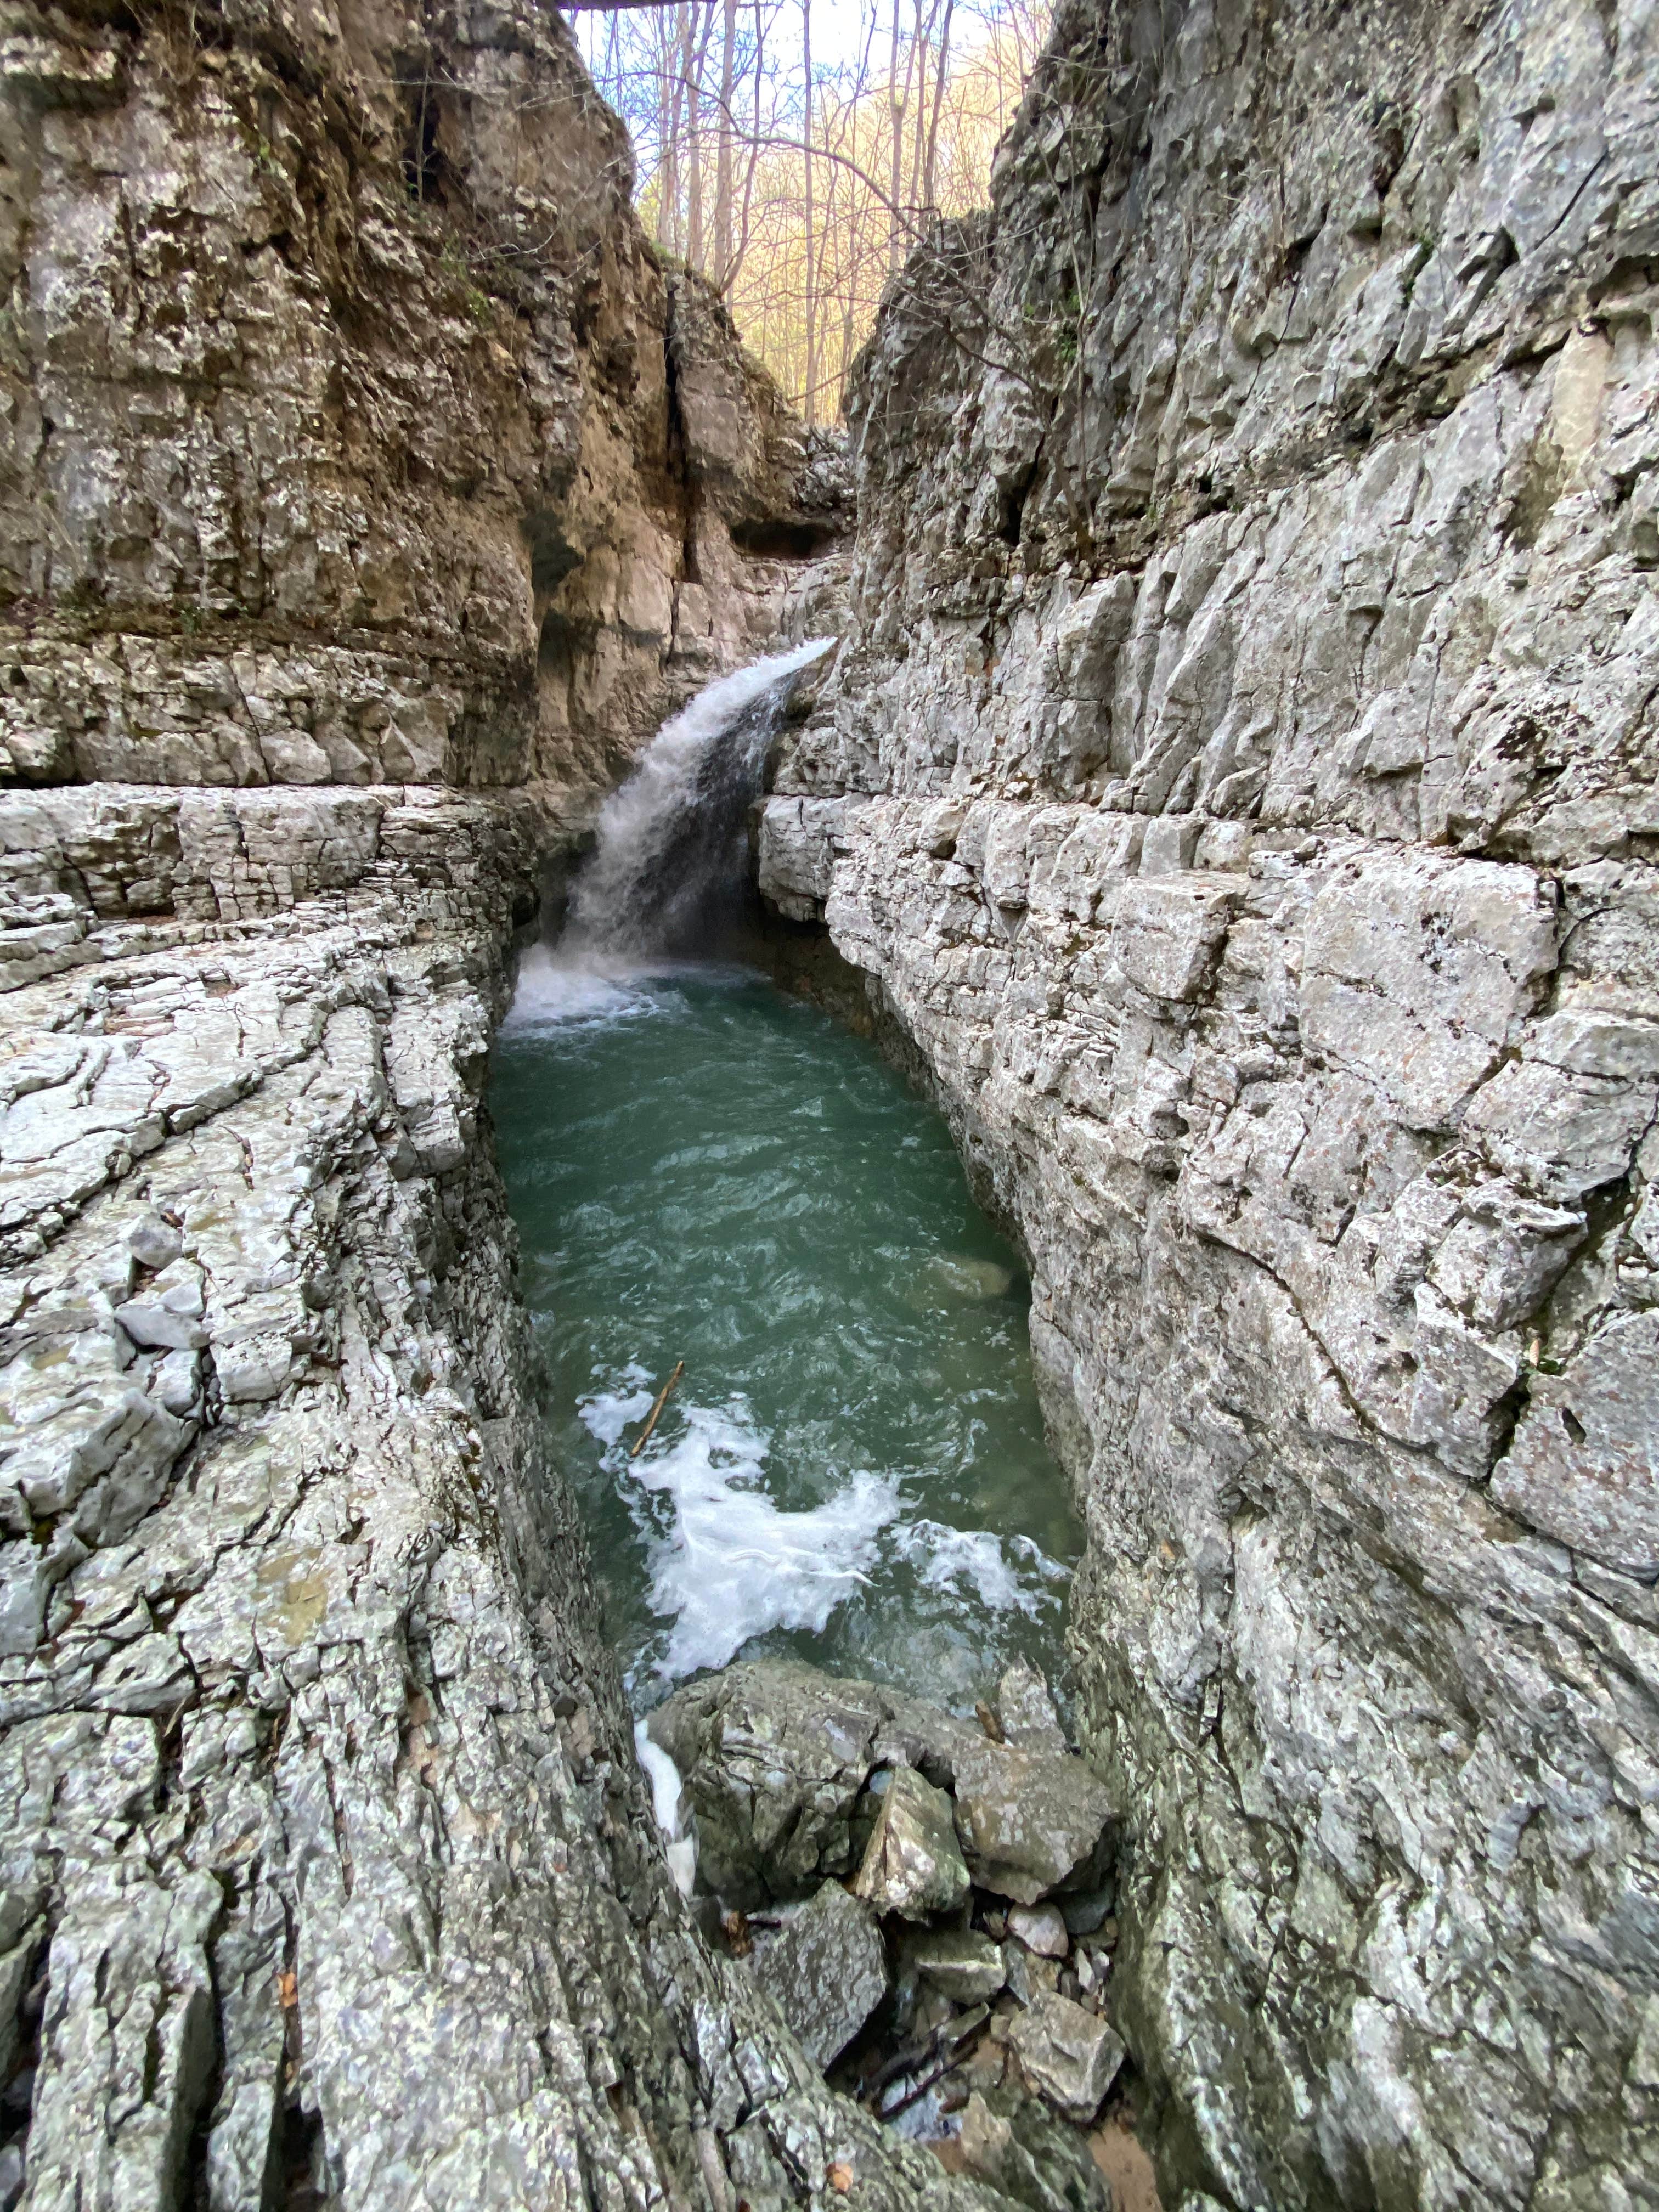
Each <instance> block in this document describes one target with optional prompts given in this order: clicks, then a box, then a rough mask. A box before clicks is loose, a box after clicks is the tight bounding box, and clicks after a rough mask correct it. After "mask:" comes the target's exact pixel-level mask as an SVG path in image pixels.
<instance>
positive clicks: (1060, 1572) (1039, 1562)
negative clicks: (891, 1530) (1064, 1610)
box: [893, 1521, 1066, 1615]
mask: <svg viewBox="0 0 1659 2212" xmlns="http://www.w3.org/2000/svg"><path fill="white" fill-rule="evenodd" d="M893 1541H894V1549H895V1550H896V1552H897V1553H899V1554H900V1556H901V1557H902V1559H907V1560H908V1562H909V1564H910V1565H912V1566H913V1567H914V1568H915V1571H916V1579H917V1581H918V1582H920V1583H921V1584H922V1585H923V1587H924V1588H925V1589H938V1590H950V1591H951V1592H953V1593H954V1594H955V1595H957V1596H958V1597H961V1596H962V1595H964V1589H963V1586H964V1584H965V1585H968V1586H969V1587H970V1588H971V1589H972V1590H973V1591H974V1594H975V1595H976V1596H977V1598H978V1599H979V1601H980V1603H981V1605H982V1606H983V1607H985V1609H986V1611H987V1613H1016V1612H1018V1613H1028V1614H1031V1615H1035V1614H1036V1612H1037V1610H1038V1608H1039V1607H1040V1606H1041V1605H1042V1602H1043V1600H1044V1599H1045V1597H1046V1596H1047V1595H1048V1591H1047V1590H1046V1589H1043V1588H1042V1587H1041V1585H1042V1584H1044V1583H1056V1582H1063V1581H1064V1580H1065V1578H1066V1570H1065V1569H1064V1567H1062V1566H1060V1564H1059V1563H1058V1561H1056V1560H1054V1559H1049V1558H1048V1555H1047V1553H1044V1552H1043V1551H1042V1548H1041V1547H1039V1546H1038V1545H1036V1544H1034V1543H1033V1542H1032V1541H1031V1539H1030V1537H1029V1536H1013V1537H1010V1538H1009V1539H1008V1540H1007V1547H1006V1550H1005V1548H1004V1543H1003V1540H1002V1538H1000V1536H998V1535H996V1534H994V1531H993V1530H991V1529H989V1528H947V1527H946V1526H945V1523H944V1522H942V1521H912V1522H909V1523H908V1525H907V1526H906V1527H905V1528H901V1529H900V1530H899V1531H898V1533H897V1534H896V1536H895V1538H894V1540H893ZM1010 1553H1012V1554H1013V1558H1014V1559H1023V1560H1024V1565H1025V1567H1026V1569H1027V1574H1026V1575H1022V1574H1021V1573H1020V1571H1019V1570H1018V1567H1017V1566H1016V1565H1014V1564H1013V1562H1012V1560H1011V1559H1010V1556H1009V1554H1010ZM1034 1579H1035V1583H1036V1586H1035V1587H1034Z"/></svg>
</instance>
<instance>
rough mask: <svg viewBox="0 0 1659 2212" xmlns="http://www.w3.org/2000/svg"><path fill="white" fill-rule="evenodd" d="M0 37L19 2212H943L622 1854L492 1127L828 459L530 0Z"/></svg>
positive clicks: (623, 1828)
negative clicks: (626, 779)
mask: <svg viewBox="0 0 1659 2212" xmlns="http://www.w3.org/2000/svg"><path fill="white" fill-rule="evenodd" d="M0 76H3V80H4V82H3V104H0V155H3V161H4V167H3V171H0V210H3V212H0V256H3V260H4V266H5V278H6V286H7V312H6V317H5V320H4V323H3V326H0V374H3V378H4V387H5V393H6V420H7V423H8V426H9V435H8V437H7V439H6V441H5V442H4V446H3V449H0V597H3V613H0V645H3V651H0V694H3V702H4V703H3V708H0V727H3V733H0V763H3V779H4V786H5V787H4V788H3V790H0V989H3V992H4V995H3V997H0V1018H3V1034H0V2203H3V2204H4V2205H6V2206H10V2205H12V2204H14V2203H17V2202H18V2201H19V2199H20V2197H21V2203H23V2205H24V2206H25V2207H27V2208H28V2212H62V2208H64V2207H65V2206H70V2205H75V2206H80V2207H82V2208H84V2212H92V2208H94V2207H98V2208H106V2212H115V2208H120V2212H152V2208H153V2212H172V2208H176V2207H180V2206H191V2207H204V2206H211V2207H213V2208H215V2209H216V2212H229V2209H230V2208H246V2212H269V2208H270V2207H272V2206H299V2205H308V2206H329V2207H354V2208H362V2212H387V2208H393V2207H416V2206H430V2207H433V2208H440V2207H441V2208H445V2212H449V2208H453V2207H457V2206H461V2205H466V2206H473V2205H478V2206H483V2205H499V2206H508V2205H511V2206H514V2207H547V2208H551V2207H568V2206H571V2205H574V2204H579V2203H589V2204H603V2205H606V2206H611V2207H615V2208H618V2209H619V2212H620V2208H623V2207H628V2206H633V2207H638V2208H645V2207H647V2206H669V2207H673V2208H681V2207H685V2208H704V2207H706V2208H708V2212H733V2208H734V2207H735V2206H736V2205H738V2203H748V2204H750V2205H751V2206H753V2207H755V2208H757V2212H759V2208H763V2207H766V2206H771V2205H779V2204H781V2203H786V2202H800V2203H823V2202H824V2201H825V2198H826V2191H829V2185H828V2182H827V2180H826V2176H827V2174H828V2173H829V2170H830V2169H831V2167H832V2166H833V2167H835V2168H836V2169H837V2170H840V2169H841V2168H842V2167H843V2166H844V2167H845V2169H846V2170H847V2171H848V2172H856V2173H857V2174H858V2176H859V2179H860V2188H861V2189H862V2190H863V2191H865V2192H866V2194H867V2195H868V2197H870V2198H871V2200H872V2201H873V2202H874V2203H878V2204H879V2205H881V2206H883V2207H892V2208H894V2212H899V2208H902V2207H909V2206H912V2205H915V2204H918V2203H921V2200H922V2199H923V2198H924V2197H927V2199H928V2200H929V2201H932V2202H938V2201H939V2197H940V2196H941V2193H943V2195H944V2196H945V2197H947V2198H951V2197H958V2198H959V2199H960V2201H962V2202H963V2204H964V2205H966V2204H968V2203H971V2202H972V2201H973V2195H974V2192H973V2191H972V2190H971V2188H970V2186H969V2185H968V2184H966V2183H961V2184H958V2183H956V2182H950V2181H947V2180H946V2179H945V2178H944V2177H943V2176H942V2175H941V2174H940V2173H939V2169H938V2168H937V2166H936V2165H935V2164H934V2163H933V2160H930V2159H928V2158H927V2157H926V2156H925V2154H922V2153H921V2152H920V2151H918V2150H915V2149H910V2150H906V2149H904V2148H899V2147H893V2146H890V2145H889V2144H887V2143H886V2142H884V2140H883V2138H882V2136H881V2134H880V2131H879V2130H878V2128H877V2127H876V2125H875V2124H874V2122H873V2121H871V2120H870V2119H868V2118H866V2116H864V2115H863V2114H862V2113H860V2112H858V2111H857V2110H856V2109H855V2108H854V2107H852V2106H848V2105H846V2104H844V2103H843V2102H842V2101H841V2100H836V2099H833V2098H832V2097H830V2095H829V2093H828V2092H827V2091H826V2089H825V2088H824V2086H823V2081H822V2079H821V2078H820V2076H819V2075H818V2073H817V2069H815V2068H814V2067H813V2066H811V2064H810V2063H808V2061H807V2060H806V2059H805V2058H804V2057H802V2055H801V2054H800V2052H799V2049H798V2048H797V2047H796V2046H795V2045H793V2043H792V2042H791V2041H790V2039H789V2038H788V2036H787V2033H785V2031H784V2029H783V2027H782V2024H781V2019H780V2017H779V2015H777V2013H776V2012H775V2008H773V2007H772V2006H771V2005H770V2004H769V2002H767V2001H765V2000H764V1999H763V1998H762V1997H761V1996H759V1995H758V1993H757V1992H756V1991H755V1990H753V1988H752V1986H751V1985H750V1984H748V1983H747V1982H746V1981H745V1980H744V1978H743V1977H742V1976H741V1975H740V1974H739V1973H738V1972H737V1970H736V1969H734V1968H733V1967H732V1966H730V1965H729V1964H728V1963H726V1962H725V1961H723V1960H719V1959H716V1958H715V1957H714V1956H713V1955H712V1954H710V1953H709V1952H708V1949H707V1948H705V1946H704V1945H703V1943H702V1939H701V1938H700V1937H699V1936H698V1935H697V1934H696V1930H695V1929H694V1927H693V1925H692V1923H691V1918H690V1912H689V1911H688V1909H687V1907H686V1906H685V1905H684V1903H683V1901H682V1899H680V1897H679V1895H678V1892H677V1890H676V1888H675V1887H674V1885H673V1883H672V1882H671V1881H670V1879H669V1877H668V1874H667V1870H666V1868H665V1863H664V1859H663V1856H662V1852H661V1849H660V1846H659V1842H658V1839H657V1836H656V1831H655V1828H654V1826H653V1820H652V1818H651V1813H650V1800H649V1795H648V1793H647V1790H645V1788H644V1785H643V1784H642V1781H641V1776H640V1773H639V1771H638V1767H637V1765H636V1762H635V1753H634V1746H633V1741H632V1736H631V1728H630V1723H629V1716H628V1713H627V1711H626V1708H625V1705H624V1704H623V1698H622V1694H621V1690H620V1686H619V1684H618V1681H617V1669H616V1664H615V1661H614V1659H613V1657H612V1656H611V1653H610V1651H609V1650H608V1648H607V1646H606V1645H605V1641H604V1638H603V1637H602V1635H601V1633H600V1630H599V1623H598V1619H597V1608H596V1606H595V1603H594V1601H593V1598H592V1590H591V1587H590V1584H589V1582H588V1578H587V1571H586V1564H585V1561H586V1553H585V1547H584V1543H583V1539H582V1536H581V1533H580V1528H578V1527H577V1526H576V1524H575V1522H574V1514H573V1510H572V1508H571V1505H570V1503H569V1500H568V1496H567V1494H566V1492H564V1490H563V1487H562V1484H561V1482H560V1480H559V1479H558V1475H557V1472H556V1470H555V1469H551V1468H549V1467H548V1466H547V1465H546V1463H545V1455H544V1449H543V1445H542V1441H541V1438H542V1430H541V1424H540V1420H539V1418H538V1413H537V1409H536V1406H535V1402H534V1397H533V1389H532V1358H531V1355H530V1351H529V1346H528V1341H527V1335H526V1327H525V1322H524V1316H523V1313H522V1310H521V1308H520V1305H519V1304H518V1302H517V1299H516V1297H515V1294H514V1290H513V1273H512V1271H513V1231H512V1227H511V1224H510V1222H509V1221H508V1219H507V1213H506V1208H505V1203H504V1200H503V1197H502V1193H501V1186H500V1182H499V1179H498V1177H497V1176H496V1174H495V1166H494V1161H493V1156H492V1153H491V1151H490V1147H489V1140H488V1130H487V1122H486V1121H485V1118H484V1114H483V1079H484V1069H485V1055H486V1053H487V1050H488V1046H489V1036H490V1032H491V1029H492V1026H493V1024H494V1023H495V1019H496V1018H497V1017H498V1016H499V1014H500V1012H501V1007H502V1005H503V1001H504V998H505V994H506V987H507V968H508V960H509V954H510V950H511V945H512V941H513V931H514V928H515V926H517V925H520V924H523V923H527V922H528V921H531V920H532V918H533V917H534V915H536V913H537V910H538V903H539V899H540V896H541V878H542V870H543V867H544V863H545V862H546V861H548V860H550V859H554V858H556V857H557V856H558V854H560V853H561V852H562V851H566V850H568V847H569V845H570V842H571V840H572V839H573V837H574V836H577V835H578V834H579V832H580V829H581V827H582V824H583V823H584V822H585V821H586V819H587V818H588V817H590V816H591V813H592V807H593V805H594V804H595V803H596V801H597V799H598V797H599V794H600V793H602V792H603V790H604V789H605V787H607V786H608V785H609V784H610V783H611V782H612V781H614V780H615V778H616V776H617V775H618V773H619V772H620V771H621V769H623V767H624V766H625V765H626V763H627V762H628V760H629V757H630V755H631V752H632V750H633V749H634V748H635V746H636V745H637V744H638V742H639V741H640V740H641V738H643V737H644V736H645V735H646V734H647V732H649V731H650V730H651V729H652V728H653V727H654V726H655V724H656V722H657V721H658V720H659V719H660V717H661V715H662V714H663V713H664V712H665V711H666V709H667V708H669V707H671V706H672V705H674V704H676V703H678V700H679V699H680V698H681V697H683V696H684V694H685V691H686V690H688V689H689V688H690V687H691V686H692V685H694V684H696V683H698V682H700V681H701V680H702V678H704V677H706V676H708V674H711V673H714V672H715V671H717V670H718V669H720V667H722V666H724V665H729V664H730V663H731V662H732V660H734V659H746V658H748V657H749V656H750V653H752V652H753V651H754V650H755V649H756V648H757V645H758V644H759V643H761V642H763V641H764V640H765V638H766V636H767V635H768V633H769V629H770V627H771V625H772V623H773V622H774V620H775V612H776V608H777V605H778V599H779V590H780V586H781V583H782V582H783V581H784V580H785V579H786V576H787V574H791V573H793V572H792V571H788V570H787V569H785V568H781V567H780V566H779V564H777V563H776V562H772V561H770V560H769V559H768V558H766V557H764V552H763V549H764V547H765V546H766V545H767V544H771V543H774V542H775V540H776V538H778V536H779V534H780V532H781V533H782V535H783V536H784V537H785V538H788V539H790V540H791V541H799V540H800V539H802V538H805V539H806V540H808V541H811V542H816V541H817V538H820V537H821V536H823V534H824V533H826V532H833V530H834V528H835V526H836V519H837V518H836V511H835V502H836V483H835V477H834V471H833V468H829V469H827V470H826V466H825V464H824V457H823V455H822V454H820V453H815V452H814V451H812V450H811V449H809V447H808V446H807V445H806V443H805V441H803V440H802V438H801V437H800V435H799V433H798V431H797V430H796V429H795V428H794V427H793V425H792V424H791V423H790V422H789V421H788V419H787V416H786V415H785V413H784V410H782V409H781V405H780V404H779V402H778V400H777V398H776V395H775V392H772V390H771V388H770V386H769V385H768V384H767V382H766V380H765V379H764V378H763V376H762V375H760V374H759V373H758V372H757V370H755V369H754V368H753V367H752V366H751V365H750V364H748V363H747V362H744V359H743V357H742V356H741V355H740V353H739V351H738V348H737V345H736V343H735V340H734V339H733V337H732V333H731V331H730V327H729V325H727V324H726V322H725V320H724V318H723V316H722V314H721V313H720V310H719V309H718V308H717V307H716V306H715V305H714V302H713V301H712V299H711V298H710V297H709V296H708V295H707V294H705V293H704V292H702V290H700V289H699V288H698V287H697V286H696V283H693V282H690V281H689V280H686V279H684V278H683V277H677V276H669V275H666V274H665V272H664V270H662V268H661V267H660V266H659V264H658V263H657V261H656V259H655V258H654V257H653V254H652V253H651V252H650V251H649V250H648V248H647V246H646V245H645V243H644V241H643V239H642V237H641V233H640V231H639V229H638V228H637V225H636V224H635V221H634V218H633V216H632V213H631V210H630V208H629V189H630V183H631V174H630V167H629V156H628V153H627V149H626V143H625V141H624V139H623V135H622V131H621V127H620V125H618V124H617V122H616V120H615V118H613V117H611V115H610V114H609V113H608V112H606V111H605V109H604V108H603V107H602V106H601V105H600V104H599V102H598V101H597V100H596V99H595V98H594V95H593V94H592V88H591V87H590V86H589V85H588V83H587V82H586V77H585V76H584V75H583V73H582V71H581V70H580V66H579V64H578V63H577V61H576V58H575V55H574V48H573V47H572V46H571V44H570V41H569V39H568V34H567V33H565V32H564V30H563V29H562V27H560V26H559V25H558V23H557V22H556V20H555V19H550V18H549V17H547V16H545V15H539V14H538V13H536V12H534V11H532V10H531V9H527V8H526V9H514V8H511V7H508V8H492V7H489V6H484V7H480V8H475V9H460V10H458V11H449V10H445V9H431V10H428V11H427V12H425V13H423V14H422V13H420V12H416V11H407V12H406V11H404V10H401V9H395V8H387V9H377V8H376V7H375V6H374V5H373V4H369V5H368V6H359V5H354V4H352V0H346V4H344V5H342V6H339V7H334V6H331V5H326V4H325V5H319V6H315V7H313V6H310V5H308V4H301V5H297V6H294V7H289V6H287V5H284V4H282V0H277V3H276V4H273V5H271V6H270V7H269V8H266V7H262V6H259V5H257V4H256V5H253V6H249V7H239V6H236V5H232V6H231V7H229V8H227V9H225V10H224V11H223V12H220V11H218V10H216V9H210V8H206V7H202V6H195V7H191V8H183V7H180V8H178V9H171V8H167V7H163V8H162V9H158V10H155V11H148V10H147V11H139V10H136V9H134V10H130V9H125V8H123V7H119V6H117V7H114V8H110V9H105V8H101V7H91V6H88V7H84V8H64V9H28V8H13V9H9V11H8V13H7V15H6V19H5V26H4V35H3V39H0ZM829 2194H830V2195H831V2196H833V2191H829Z"/></svg>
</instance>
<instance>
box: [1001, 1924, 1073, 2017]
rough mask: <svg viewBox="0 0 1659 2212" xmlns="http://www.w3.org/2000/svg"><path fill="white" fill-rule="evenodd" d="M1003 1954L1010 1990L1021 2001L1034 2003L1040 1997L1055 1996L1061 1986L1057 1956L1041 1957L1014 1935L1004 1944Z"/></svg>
mask: <svg viewBox="0 0 1659 2212" xmlns="http://www.w3.org/2000/svg"><path fill="white" fill-rule="evenodd" d="M1002 1958H1003V1964H1004V1966H1006V1969H1007V1973H1008V1994H1009V1995H1010V1996H1012V1997H1014V1998H1016V1999H1017V2000H1018V2002H1019V2003H1021V2004H1023V2005H1029V2004H1032V2003H1035V2002H1036V1999H1037V1998H1038V1997H1040V1996H1052V1995H1053V1993H1054V1990H1057V1989H1058V1988H1059V1987H1060V1961H1059V1960H1058V1959H1040V1958H1039V1957H1038V1956H1037V1954H1036V1952H1035V1951H1028V1950H1027V1949H1026V1948H1025V1946H1024V1944H1023V1943H1017V1942H1015V1941H1014V1939H1013V1938H1012V1936H1010V1937H1009V1939H1008V1941H1007V1942H1006V1943H1005V1944H1004V1945H1003V1947H1002Z"/></svg>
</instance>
